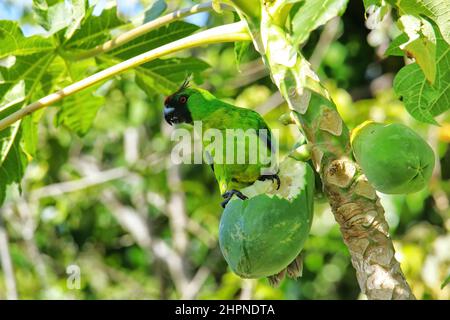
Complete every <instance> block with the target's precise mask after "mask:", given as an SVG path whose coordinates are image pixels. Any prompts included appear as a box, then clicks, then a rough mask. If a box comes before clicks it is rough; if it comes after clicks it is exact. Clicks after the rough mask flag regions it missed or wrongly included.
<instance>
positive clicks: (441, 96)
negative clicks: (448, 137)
mask: <svg viewBox="0 0 450 320" xmlns="http://www.w3.org/2000/svg"><path fill="white" fill-rule="evenodd" d="M434 31H435V34H436V60H435V61H436V76H435V80H434V82H433V83H430V82H429V81H428V80H427V78H426V76H425V74H424V72H423V71H422V69H421V68H420V66H419V65H418V64H417V63H412V64H409V65H407V66H405V67H403V68H402V69H401V70H400V71H399V72H398V74H397V75H396V77H395V79H394V89H395V91H396V93H397V94H398V95H399V96H401V97H403V101H404V103H405V107H406V109H407V110H408V112H409V113H410V114H411V115H412V116H413V117H414V118H416V119H417V120H420V121H423V122H427V123H432V124H436V121H435V120H434V117H435V116H437V115H439V114H441V113H443V112H445V111H447V110H448V109H449V108H450V90H449V87H450V48H449V46H448V44H447V43H446V41H445V40H444V39H443V37H442V35H441V33H440V32H439V29H438V28H437V27H436V26H434Z"/></svg>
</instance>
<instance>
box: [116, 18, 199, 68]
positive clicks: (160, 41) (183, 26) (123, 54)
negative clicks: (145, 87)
mask: <svg viewBox="0 0 450 320" xmlns="http://www.w3.org/2000/svg"><path fill="white" fill-rule="evenodd" d="M198 29H199V27H198V26H196V25H195V24H191V23H187V22H183V21H175V22H173V23H171V24H169V25H167V26H164V27H161V28H158V29H156V30H154V31H151V32H149V33H147V34H145V35H143V36H140V37H138V38H136V39H134V40H133V41H130V42H128V43H127V44H126V45H124V46H122V47H119V48H117V49H115V50H112V51H111V52H109V53H108V55H111V56H114V57H118V58H120V59H122V60H126V59H130V58H132V57H134V56H137V55H139V54H141V53H144V52H146V51H149V50H152V49H155V48H157V47H160V46H162V45H164V44H166V43H169V42H172V41H175V40H178V39H181V38H184V37H186V36H188V35H190V34H192V33H194V32H195V31H197V30H198Z"/></svg>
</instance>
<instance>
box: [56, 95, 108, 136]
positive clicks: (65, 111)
mask: <svg viewBox="0 0 450 320" xmlns="http://www.w3.org/2000/svg"><path fill="white" fill-rule="evenodd" d="M94 91H95V89H94V88H90V89H88V90H84V91H81V92H79V93H77V94H74V95H72V96H69V97H67V98H65V99H64V100H62V103H61V110H59V112H58V114H57V116H56V123H57V124H58V125H64V126H66V127H67V128H69V129H70V130H73V131H74V132H75V133H77V134H78V135H79V136H83V135H85V134H86V133H87V132H88V131H89V129H90V128H91V126H92V123H93V122H94V119H95V116H96V115H97V111H98V110H99V109H100V107H101V106H103V104H104V103H105V99H104V97H101V96H97V95H95V94H94Z"/></svg>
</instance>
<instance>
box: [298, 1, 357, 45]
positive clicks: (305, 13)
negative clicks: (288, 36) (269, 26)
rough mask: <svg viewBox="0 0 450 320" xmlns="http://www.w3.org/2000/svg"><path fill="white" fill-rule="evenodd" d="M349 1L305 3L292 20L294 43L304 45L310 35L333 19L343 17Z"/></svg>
mask: <svg viewBox="0 0 450 320" xmlns="http://www.w3.org/2000/svg"><path fill="white" fill-rule="evenodd" d="M347 2H348V0H308V1H304V2H303V3H302V5H301V6H300V8H299V9H298V11H297V12H296V13H295V15H294V17H293V19H292V31H293V33H292V34H293V42H294V44H295V45H298V44H301V43H304V42H305V41H306V40H307V39H308V38H309V34H310V33H311V32H312V31H313V30H315V29H317V28H318V27H320V26H321V25H323V24H325V23H326V22H327V21H329V20H331V19H332V18H334V17H336V16H339V15H341V14H342V13H343V12H344V11H345V8H346V7H347Z"/></svg>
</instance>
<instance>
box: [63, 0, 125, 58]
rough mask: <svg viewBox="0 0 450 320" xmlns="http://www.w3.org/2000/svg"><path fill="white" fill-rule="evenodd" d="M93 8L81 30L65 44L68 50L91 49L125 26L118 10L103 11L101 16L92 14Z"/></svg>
mask: <svg viewBox="0 0 450 320" xmlns="http://www.w3.org/2000/svg"><path fill="white" fill-rule="evenodd" d="M92 12H93V8H92V7H91V8H90V9H89V10H88V12H87V13H86V18H85V19H84V20H83V21H82V22H81V26H80V28H79V29H77V30H75V32H74V33H73V36H72V37H71V38H70V39H69V40H67V41H66V42H65V43H64V47H65V48H66V49H69V50H70V49H91V48H94V47H95V46H97V45H99V44H102V43H103V42H105V41H107V40H109V39H110V38H111V30H113V29H115V28H117V27H119V26H121V25H123V24H124V21H122V20H120V19H119V18H118V16H117V10H116V8H115V7H114V8H111V9H107V10H103V12H102V14H101V15H100V16H94V15H93V14H92Z"/></svg>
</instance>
